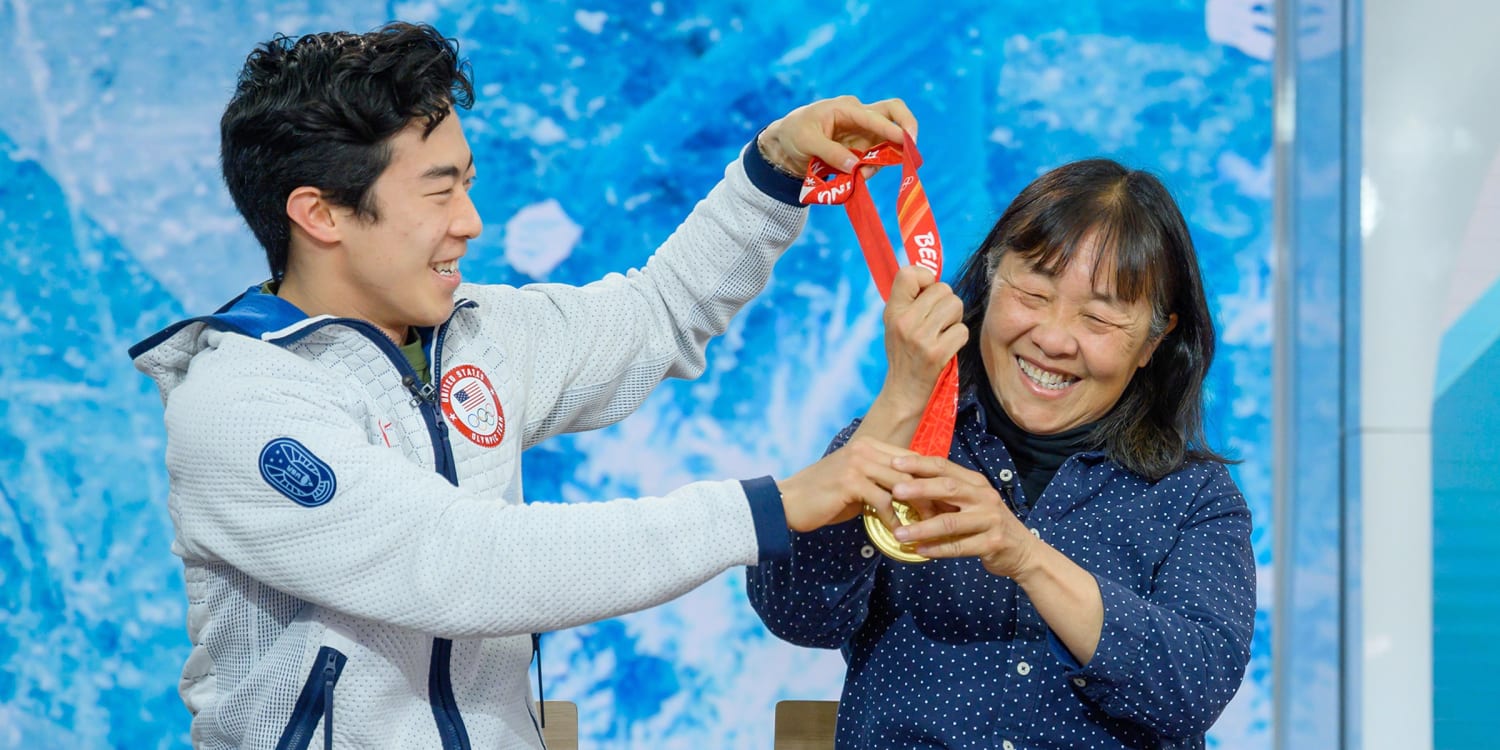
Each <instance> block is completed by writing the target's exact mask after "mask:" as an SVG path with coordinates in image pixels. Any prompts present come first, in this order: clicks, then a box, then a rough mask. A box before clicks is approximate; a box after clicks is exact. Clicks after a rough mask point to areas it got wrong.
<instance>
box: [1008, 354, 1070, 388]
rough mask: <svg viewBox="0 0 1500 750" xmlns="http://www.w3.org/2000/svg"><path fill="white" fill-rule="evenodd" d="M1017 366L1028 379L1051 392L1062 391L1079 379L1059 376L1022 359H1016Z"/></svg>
mask: <svg viewBox="0 0 1500 750" xmlns="http://www.w3.org/2000/svg"><path fill="white" fill-rule="evenodd" d="M1016 364H1017V365H1019V366H1020V367H1021V372H1023V373H1025V374H1026V377H1028V378H1031V382H1033V383H1036V384H1037V385H1039V386H1041V387H1043V388H1046V389H1047V390H1049V391H1060V390H1062V389H1064V388H1067V387H1068V386H1070V385H1072V384H1073V383H1074V381H1076V380H1078V378H1075V377H1072V376H1070V375H1059V374H1057V373H1055V372H1048V371H1046V370H1043V369H1042V368H1040V367H1037V366H1036V365H1033V364H1031V363H1030V362H1027V361H1026V360H1024V359H1021V358H1020V357H1016Z"/></svg>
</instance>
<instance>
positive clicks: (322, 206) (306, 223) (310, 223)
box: [286, 185, 342, 245]
mask: <svg viewBox="0 0 1500 750" xmlns="http://www.w3.org/2000/svg"><path fill="white" fill-rule="evenodd" d="M286 215H287V218H289V219H291V220H292V223H293V224H296V225H297V226H298V227H300V228H301V229H302V231H303V232H306V233H307V235H308V236H309V237H311V238H313V239H314V240H316V241H318V242H321V243H324V244H328V245H332V244H334V243H336V242H338V241H339V240H340V239H342V235H341V233H340V232H339V226H338V221H337V217H335V216H334V207H333V205H332V204H330V203H329V202H328V201H327V200H326V199H324V198H323V191H321V190H319V189H317V188H315V187H310V186H307V185H304V186H302V187H299V188H297V189H296V190H293V191H292V194H291V195H288V196H287V197H286Z"/></svg>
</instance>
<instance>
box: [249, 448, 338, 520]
mask: <svg viewBox="0 0 1500 750" xmlns="http://www.w3.org/2000/svg"><path fill="white" fill-rule="evenodd" d="M260 476H261V478H263V479H265V480H266V484H269V485H271V486H272V487H273V488H275V489H276V491H277V492H280V493H281V494H283V495H286V496H287V497H289V498H291V500H292V502H294V503H297V504H298V505H305V506H307V507H309V508H316V507H318V506H319V505H322V504H323V503H326V502H328V501H329V500H332V499H333V492H334V490H335V489H337V488H338V480H336V479H335V478H334V476H333V468H332V467H330V466H329V465H328V464H326V463H324V462H323V460H322V459H320V458H318V457H317V456H314V455H313V452H312V451H310V450H308V449H307V448H306V446H304V445H302V444H301V443H299V442H297V441H295V440H293V439H291V438H285V437H283V438H276V439H275V440H272V441H271V442H269V443H266V447H264V448H261V449H260Z"/></svg>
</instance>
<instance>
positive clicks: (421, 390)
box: [401, 375, 437, 406]
mask: <svg viewBox="0 0 1500 750" xmlns="http://www.w3.org/2000/svg"><path fill="white" fill-rule="evenodd" d="M401 385H404V386H406V390H408V391H411V395H412V397H413V398H412V402H411V405H412V406H416V405H417V404H418V403H420V402H422V401H426V402H427V403H429V404H432V403H436V402H437V389H436V388H433V387H432V384H431V383H418V382H417V379H416V378H415V377H414V376H411V375H407V376H405V377H403V378H401Z"/></svg>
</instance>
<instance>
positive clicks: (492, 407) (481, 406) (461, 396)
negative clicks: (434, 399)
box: [438, 365, 505, 448]
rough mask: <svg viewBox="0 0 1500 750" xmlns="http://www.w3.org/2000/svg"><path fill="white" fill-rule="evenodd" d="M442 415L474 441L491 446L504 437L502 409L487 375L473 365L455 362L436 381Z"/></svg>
mask: <svg viewBox="0 0 1500 750" xmlns="http://www.w3.org/2000/svg"><path fill="white" fill-rule="evenodd" d="M438 403H439V404H440V405H441V406H442V409H443V417H444V418H446V419H447V420H448V424H451V425H453V427H454V428H455V429H457V430H458V432H459V434H461V435H463V436H464V437H466V438H468V439H469V441H470V442H473V443H475V444H476V445H482V446H484V447H486V448H493V447H495V446H497V445H499V444H500V441H501V440H502V439H504V438H505V413H504V412H503V411H501V410H500V397H499V396H496V395H495V388H494V386H492V385H490V379H489V376H487V375H485V374H484V370H481V369H479V368H478V367H475V366H473V365H459V366H458V367H455V368H453V369H451V370H449V371H448V373H447V374H446V375H444V376H443V380H442V382H441V383H439V384H438Z"/></svg>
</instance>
